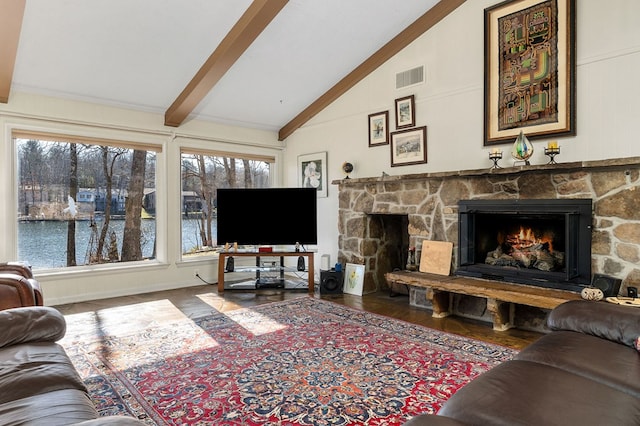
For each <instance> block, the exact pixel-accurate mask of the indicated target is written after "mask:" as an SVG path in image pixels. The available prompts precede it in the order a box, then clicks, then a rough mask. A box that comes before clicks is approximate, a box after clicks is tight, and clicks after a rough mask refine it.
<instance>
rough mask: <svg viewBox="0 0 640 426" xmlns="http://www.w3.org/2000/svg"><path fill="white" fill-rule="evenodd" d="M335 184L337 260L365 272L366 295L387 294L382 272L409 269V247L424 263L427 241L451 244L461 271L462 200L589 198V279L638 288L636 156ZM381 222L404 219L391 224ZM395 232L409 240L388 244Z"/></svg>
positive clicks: (639, 166)
mask: <svg viewBox="0 0 640 426" xmlns="http://www.w3.org/2000/svg"><path fill="white" fill-rule="evenodd" d="M332 183H333V184H335V185H338V188H339V215H338V232H339V241H338V244H339V252H338V261H339V262H342V263H347V262H348V263H357V264H364V265H365V266H366V272H365V280H364V292H365V293H367V292H373V291H377V290H389V287H388V284H387V283H386V280H385V278H384V274H385V273H386V272H389V271H390V270H389V268H403V267H404V266H403V265H405V264H406V256H407V250H408V248H409V247H416V249H417V255H416V258H417V259H418V260H419V259H420V248H421V245H422V241H424V240H436V241H450V242H452V243H453V244H454V251H453V252H454V255H453V257H452V260H451V272H452V274H453V273H455V272H456V271H457V270H458V269H460V267H461V262H460V261H461V259H459V257H460V254H459V250H458V244H459V237H460V229H459V225H460V224H459V213H460V212H459V202H460V201H461V200H504V202H509V201H513V202H514V204H515V203H516V202H517V201H518V200H554V199H557V200H571V199H585V200H591V202H592V210H593V215H592V221H593V223H592V224H591V225H592V228H591V229H590V231H591V247H590V255H589V258H590V262H589V265H588V266H587V269H588V272H589V274H588V275H590V274H592V273H599V274H604V275H609V276H613V277H616V278H621V279H622V280H623V285H622V290H621V291H623V292H626V289H625V287H626V286H638V285H640V267H638V266H637V265H638V262H639V261H640V158H638V157H633V158H623V159H614V160H602V161H591V162H574V163H564V164H563V163H559V164H555V165H540V166H535V165H533V166H518V167H509V168H503V169H494V170H489V169H482V170H466V171H454V172H439V173H424V174H411V175H402V176H383V177H375V178H356V179H345V180H336V181H333V182H332ZM382 217H398V219H397V220H395V221H394V220H391V221H386V222H385V221H383V219H381V218H382ZM398 227H400V228H404V227H406V229H400V228H398ZM405 232H406V234H405ZM397 233H402V234H403V236H402V237H399V238H398V239H396V240H394V241H392V242H391V243H389V242H387V241H386V239H385V238H383V236H384V235H389V234H397ZM404 235H406V236H404ZM392 259H393V261H392ZM463 260H464V259H463ZM398 265H399V266H398ZM463 266H464V265H463ZM581 273H584V270H583V271H582V272H581ZM578 281H579V282H577V287H574V290H579V288H580V286H583V285H586V284H585V279H584V277H583V278H582V279H581V280H578ZM586 281H588V279H586Z"/></svg>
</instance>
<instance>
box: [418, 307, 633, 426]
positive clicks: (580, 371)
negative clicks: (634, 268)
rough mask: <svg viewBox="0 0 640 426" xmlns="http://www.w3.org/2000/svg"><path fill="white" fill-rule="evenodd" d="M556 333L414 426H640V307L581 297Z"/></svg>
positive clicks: (556, 324)
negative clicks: (639, 346)
mask: <svg viewBox="0 0 640 426" xmlns="http://www.w3.org/2000/svg"><path fill="white" fill-rule="evenodd" d="M547 326H548V327H549V329H550V330H551V332H550V333H549V334H545V335H544V336H543V337H541V338H540V339H539V340H537V341H536V342H534V343H533V344H531V345H529V346H528V347H527V348H525V349H524V350H522V351H521V352H520V353H519V354H518V355H516V356H515V357H514V359H512V360H510V361H507V362H504V363H502V364H500V365H498V366H496V367H494V368H493V369H491V370H489V371H488V372H486V373H484V374H482V375H480V376H479V377H477V378H476V379H475V380H473V381H471V382H470V383H468V384H467V385H466V386H464V387H463V388H461V389H460V390H458V391H457V392H456V393H455V394H454V395H453V396H452V397H451V398H449V400H447V401H446V402H445V403H444V405H443V406H442V407H441V408H440V410H439V411H438V413H437V415H435V414H432V415H428V414H425V415H421V416H418V417H415V418H413V419H411V420H410V421H409V422H408V423H406V425H407V426H409V425H410V426H415V425H440V426H453V425H545V426H552V425H562V426H568V425H580V426H587V425H597V426H604V425H616V426H622V425H640V353H639V352H638V350H636V348H635V347H634V342H635V341H636V339H638V337H639V336H640V308H637V307H629V306H621V305H614V304H610V303H607V302H587V301H583V300H575V301H571V302H566V303H563V304H562V305H560V306H558V307H557V308H555V309H554V310H552V311H551V313H550V315H549V317H548V319H547Z"/></svg>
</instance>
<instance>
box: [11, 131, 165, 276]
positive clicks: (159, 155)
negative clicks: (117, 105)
mask: <svg viewBox="0 0 640 426" xmlns="http://www.w3.org/2000/svg"><path fill="white" fill-rule="evenodd" d="M0 123H1V124H3V126H2V127H3V128H4V141H5V143H4V147H3V150H2V151H3V154H4V155H6V157H5V158H10V159H11V160H10V163H11V165H10V167H11V170H10V171H9V172H8V173H4V174H2V177H0V190H2V191H4V192H6V193H7V194H8V196H7V197H4V199H5V200H7V203H6V206H5V208H3V209H0V221H1V222H0V223H2V227H3V228H4V229H3V231H4V235H5V241H7V242H8V244H5V245H3V246H2V247H1V248H0V258H3V259H7V260H24V261H27V262H28V259H17V256H18V230H17V226H15V224H16V223H17V221H18V185H19V175H18V171H19V165H18V160H19V159H18V154H19V153H18V150H17V143H16V142H15V139H17V138H23V137H24V136H26V137H38V138H42V139H43V140H44V139H51V140H52V141H55V140H59V141H63V142H78V143H80V142H84V143H91V144H94V145H102V146H104V145H108V146H119V147H126V148H131V149H141V148H142V149H145V150H146V151H154V152H155V154H156V159H155V162H156V164H155V168H156V177H155V185H156V193H157V195H156V197H157V198H156V230H155V232H156V256H155V258H154V259H149V260H141V261H129V262H116V263H99V264H90V265H78V266H72V267H68V266H64V267H58V268H40V269H37V273H38V276H39V277H46V276H58V275H64V274H79V273H85V272H92V273H94V272H99V271H114V270H123V269H131V268H140V267H150V268H157V267H159V266H162V265H166V264H168V261H169V259H168V253H167V250H166V247H167V245H168V244H167V232H166V229H167V223H168V222H167V207H166V202H167V197H166V192H167V191H166V188H167V177H166V170H167V168H166V151H167V139H168V138H167V135H164V134H162V133H160V132H151V131H142V130H141V131H135V130H122V129H117V128H110V127H104V126H98V125H95V126H92V125H86V126H85V125H77V124H71V123H63V122H55V121H50V120H38V119H14V120H10V121H8V120H4V119H3V120H1V121H0ZM3 181H4V182H3Z"/></svg>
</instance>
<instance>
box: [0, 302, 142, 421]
mask: <svg viewBox="0 0 640 426" xmlns="http://www.w3.org/2000/svg"><path fill="white" fill-rule="evenodd" d="M65 332H66V322H65V319H64V316H63V315H62V314H61V313H60V312H59V311H57V310H56V309H54V308H50V307H44V306H31V307H21V308H12V309H6V310H0V425H43V426H44V425H46V426H62V425H72V424H74V425H86V426H91V425H122V426H126V425H136V426H140V425H141V424H142V423H141V422H139V421H138V420H136V419H134V418H133V417H125V416H110V417H109V416H106V417H98V412H97V411H96V409H95V407H94V406H93V404H92V402H91V400H90V398H89V395H88V393H87V389H86V388H85V385H84V384H83V383H82V381H81V379H80V377H79V375H78V373H77V371H76V370H75V368H74V366H73V364H72V363H71V360H70V359H69V357H68V356H67V354H66V353H65V351H64V349H63V348H62V347H61V346H60V345H58V344H57V343H56V341H57V340H59V339H61V338H62V337H63V336H64V334H65Z"/></svg>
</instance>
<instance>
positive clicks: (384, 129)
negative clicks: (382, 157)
mask: <svg viewBox="0 0 640 426" xmlns="http://www.w3.org/2000/svg"><path fill="white" fill-rule="evenodd" d="M388 144H389V111H382V112H376V113H375V114H369V147H372V146H380V145H388Z"/></svg>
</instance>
